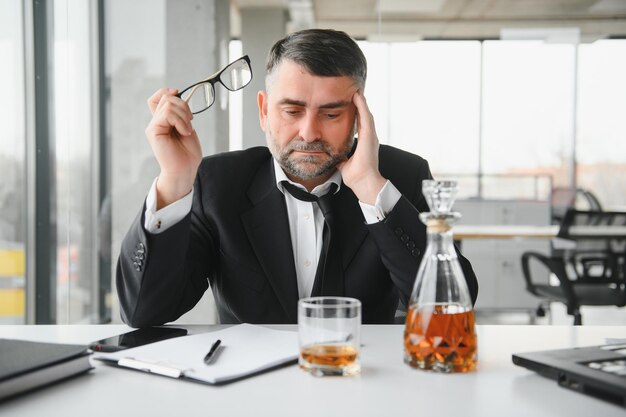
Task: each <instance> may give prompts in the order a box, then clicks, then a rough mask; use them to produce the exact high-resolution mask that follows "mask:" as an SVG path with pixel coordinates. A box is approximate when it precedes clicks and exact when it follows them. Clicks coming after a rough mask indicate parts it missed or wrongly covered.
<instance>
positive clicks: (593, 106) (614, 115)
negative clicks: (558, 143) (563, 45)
mask: <svg viewBox="0 0 626 417" xmlns="http://www.w3.org/2000/svg"><path fill="white" fill-rule="evenodd" d="M624 74H626V40H600V41H597V42H594V43H592V44H583V45H581V46H580V52H579V73H578V85H579V90H578V91H579V94H578V97H579V99H578V103H579V104H578V140H577V143H576V159H577V185H578V186H579V187H583V188H586V189H589V190H592V191H593V192H594V193H595V194H596V195H597V197H598V199H599V200H600V202H601V203H602V204H603V206H605V207H608V208H611V207H613V208H616V209H621V210H624V209H626V198H625V197H624V190H626V140H625V138H626V117H624V115H625V114H626V77H625V76H624Z"/></svg>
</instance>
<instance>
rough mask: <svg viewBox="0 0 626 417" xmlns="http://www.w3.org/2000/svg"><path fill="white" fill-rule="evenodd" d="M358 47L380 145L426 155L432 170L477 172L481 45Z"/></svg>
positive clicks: (366, 44)
mask: <svg viewBox="0 0 626 417" xmlns="http://www.w3.org/2000/svg"><path fill="white" fill-rule="evenodd" d="M360 45H361V47H362V48H363V50H364V53H365V54H366V57H367V60H368V65H369V68H368V70H369V74H368V82H367V86H366V89H365V93H366V96H367V99H368V104H369V106H370V110H371V111H372V113H373V114H374V118H375V120H376V128H377V132H378V135H379V139H380V141H381V143H387V144H389V145H393V146H396V147H399V148H402V149H405V150H407V151H410V152H413V153H416V154H418V155H420V156H422V157H424V158H426V159H427V160H428V161H429V163H430V166H431V170H432V171H433V172H434V173H458V174H466V173H477V172H478V137H479V124H478V122H479V114H480V112H479V106H480V43H479V42H477V41H462V42H452V41H450V42H448V41H432V42H428V41H425V42H417V43H383V44H380V43H369V42H361V43H360Z"/></svg>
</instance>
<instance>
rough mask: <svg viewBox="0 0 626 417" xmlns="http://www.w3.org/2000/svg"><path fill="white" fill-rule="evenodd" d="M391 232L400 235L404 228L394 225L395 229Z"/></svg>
mask: <svg viewBox="0 0 626 417" xmlns="http://www.w3.org/2000/svg"><path fill="white" fill-rule="evenodd" d="M393 232H394V233H395V234H396V236H400V235H402V233H403V232H404V230H402V228H401V227H396V230H394V231H393Z"/></svg>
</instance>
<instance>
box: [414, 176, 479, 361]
mask: <svg viewBox="0 0 626 417" xmlns="http://www.w3.org/2000/svg"><path fill="white" fill-rule="evenodd" d="M422 192H423V194H424V197H425V198H426V201H427V202H428V206H429V207H430V210H431V211H430V212H428V213H420V220H421V221H422V222H423V223H424V224H426V227H427V246H426V251H425V253H424V257H423V259H422V263H421V264H420V267H419V269H418V272H417V278H416V279H415V284H414V286H413V292H412V294H411V299H410V301H409V306H408V311H407V318H406V328H405V332H404V362H405V363H407V364H408V365H410V366H411V367H413V368H418V369H425V370H430V371H434V372H444V373H450V372H468V371H471V370H473V369H474V368H475V367H476V348H477V340H476V330H475V324H474V310H473V309H472V299H471V297H470V294H469V289H468V288H467V283H466V281H465V276H464V275H463V270H462V269H461V265H460V263H459V260H458V257H457V254H456V251H455V249H454V243H453V238H452V228H451V224H452V223H454V222H455V221H456V220H458V219H459V218H460V217H461V215H460V214H459V213H455V212H452V211H451V209H452V204H453V203H454V199H455V197H456V193H457V183H456V181H434V180H425V181H424V182H423V184H422Z"/></svg>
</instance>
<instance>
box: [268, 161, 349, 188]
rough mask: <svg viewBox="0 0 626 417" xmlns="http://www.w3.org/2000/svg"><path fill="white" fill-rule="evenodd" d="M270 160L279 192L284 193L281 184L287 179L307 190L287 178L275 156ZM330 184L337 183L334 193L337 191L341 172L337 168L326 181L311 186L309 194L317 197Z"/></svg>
mask: <svg viewBox="0 0 626 417" xmlns="http://www.w3.org/2000/svg"><path fill="white" fill-rule="evenodd" d="M272 162H273V163H274V173H275V175H274V176H275V177H276V187H277V188H278V189H279V190H280V192H281V193H283V194H285V189H284V187H283V185H282V184H281V182H282V181H289V182H290V183H292V184H293V185H295V186H296V187H299V188H302V189H303V190H305V191H307V190H306V188H305V187H304V186H303V185H302V184H298V183H297V182H293V181H291V180H290V179H289V178H287V174H285V171H283V168H282V167H281V166H280V164H279V163H278V161H277V160H276V158H272ZM331 184H337V191H335V194H336V193H337V192H339V188H341V173H340V172H339V170H335V172H334V173H333V175H331V176H330V178H329V179H328V180H326V182H324V183H323V184H320V185H318V186H317V187H315V188H313V191H311V194H314V195H316V196H317V197H321V196H323V195H324V194H326V193H327V192H328V189H329V188H330V185H331Z"/></svg>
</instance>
